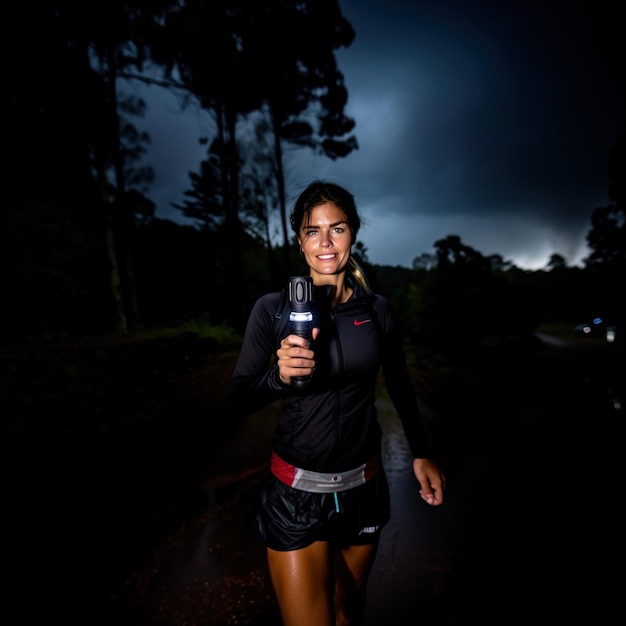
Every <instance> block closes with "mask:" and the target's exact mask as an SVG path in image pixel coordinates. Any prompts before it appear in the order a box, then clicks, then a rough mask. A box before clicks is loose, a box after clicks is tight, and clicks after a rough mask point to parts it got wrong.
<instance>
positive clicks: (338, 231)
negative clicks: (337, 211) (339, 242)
mask: <svg viewBox="0 0 626 626" xmlns="http://www.w3.org/2000/svg"><path fill="white" fill-rule="evenodd" d="M345 230H346V229H345V228H342V227H341V226H337V227H335V228H333V231H334V233H335V235H342V234H343V233H344V232H345Z"/></svg>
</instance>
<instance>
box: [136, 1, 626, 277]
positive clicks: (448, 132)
mask: <svg viewBox="0 0 626 626" xmlns="http://www.w3.org/2000/svg"><path fill="white" fill-rule="evenodd" d="M340 6H341V8H342V11H343V13H344V15H345V17H346V18H347V19H348V21H349V22H350V23H351V24H352V26H353V27H354V29H355V31H356V37H355V40H354V42H353V43H352V45H351V46H350V47H349V48H347V49H340V50H338V51H337V53H336V57H337V61H338V66H339V69H340V71H341V72H342V73H343V74H344V79H345V85H346V87H347V89H348V92H349V101H348V105H347V108H346V114H347V115H349V116H351V117H353V118H354V119H355V121H356V135H357V139H358V142H359V149H358V150H356V151H354V152H353V153H352V154H350V155H349V156H348V157H347V158H345V159H339V160H337V161H330V160H328V159H325V158H321V157H315V156H313V155H312V154H310V153H309V152H307V151H293V150H290V151H288V153H287V156H286V162H285V166H286V174H287V192H288V194H289V196H290V199H291V200H293V199H294V198H295V196H296V195H297V193H298V192H299V191H300V190H301V189H302V188H303V187H304V186H305V185H306V184H307V183H308V182H310V180H312V179H313V178H316V177H323V178H326V179H329V180H333V181H336V182H338V183H340V184H343V185H345V186H346V187H348V188H349V189H350V190H351V191H352V192H353V193H354V194H355V197H356V200H357V203H358V205H359V207H360V210H361V213H362V216H363V218H364V226H363V228H362V231H361V233H360V237H359V238H360V240H361V241H362V242H363V243H364V244H365V246H366V247H367V249H368V253H369V258H370V261H371V262H373V263H377V264H387V265H403V266H406V267H410V266H411V264H412V261H413V259H414V258H415V257H417V256H419V255H421V254H422V253H432V252H433V251H434V249H433V244H434V242H435V241H437V240H438V239H441V238H444V237H446V236H448V235H458V236H459V237H461V240H462V241H463V243H465V244H467V245H470V246H472V247H474V248H475V249H476V250H478V251H479V252H481V253H483V254H485V255H487V254H500V255H502V256H503V257H504V258H505V259H507V260H510V261H513V262H514V263H515V264H516V265H518V266H519V267H523V268H529V269H535V268H539V267H544V266H545V265H546V263H547V261H548V259H549V257H550V255H551V254H552V253H559V254H561V255H562V256H563V257H565V259H566V261H567V262H568V264H570V265H573V264H577V263H580V260H581V259H582V258H583V257H584V256H585V255H586V254H587V250H586V248H585V234H586V233H587V231H588V230H589V227H590V216H591V212H592V211H593V209H594V208H596V207H597V206H604V205H606V204H608V203H609V198H608V193H607V187H608V173H607V164H608V157H609V151H610V149H611V148H612V146H613V145H614V144H615V141H616V139H617V136H618V134H619V132H620V131H621V130H622V129H623V128H624V121H625V116H624V102H625V100H624V83H623V68H622V67H621V65H620V63H621V59H620V55H619V50H618V46H617V44H616V38H615V34H614V31H613V30H612V29H611V27H610V23H609V18H608V17H607V15H606V13H605V12H604V10H603V6H604V5H603V3H601V2H598V1H579V2H565V1H557V0H545V1H539V0H538V1H536V2H535V1H530V0H520V1H507V0H501V1H488V0H482V1H471V2H470V1H463V0H439V1H436V0H432V1H431V0H426V1H420V0H415V1H408V0H404V1H401V0H385V1H384V2H383V1H382V0H340ZM142 95H143V96H144V97H146V99H147V100H148V103H149V106H150V110H149V112H148V115H147V116H146V118H145V120H144V121H143V122H142V123H141V124H140V126H141V127H142V128H144V129H145V130H147V131H148V132H149V133H150V135H151V136H152V147H151V150H150V153H149V155H148V157H147V159H146V161H147V162H148V163H149V164H151V165H152V166H153V167H154V169H155V173H156V175H157V180H156V182H155V184H154V185H153V187H152V188H151V191H150V193H149V194H148V195H149V196H150V197H151V198H152V199H153V200H154V201H155V202H156V203H157V207H158V209H157V215H158V216H159V217H166V218H168V219H177V215H178V212H177V211H172V210H171V209H168V206H169V204H170V203H171V202H177V203H178V202H181V200H182V193H183V191H184V189H186V188H187V187H188V181H189V178H188V172H189V171H190V170H193V171H197V170H198V164H199V162H200V161H201V160H202V158H204V156H205V154H206V153H205V150H206V148H204V147H202V146H200V145H198V142H197V138H198V136H199V135H200V134H202V133H205V132H207V129H209V128H210V121H209V119H208V116H206V114H202V113H199V112H197V111H194V110H192V109H189V110H188V111H187V112H186V113H185V114H180V113H179V112H178V104H177V103H176V101H175V100H174V99H173V98H172V97H171V96H170V95H168V94H166V93H164V92H161V91H159V90H157V89H155V88H151V89H150V90H149V91H144V92H142Z"/></svg>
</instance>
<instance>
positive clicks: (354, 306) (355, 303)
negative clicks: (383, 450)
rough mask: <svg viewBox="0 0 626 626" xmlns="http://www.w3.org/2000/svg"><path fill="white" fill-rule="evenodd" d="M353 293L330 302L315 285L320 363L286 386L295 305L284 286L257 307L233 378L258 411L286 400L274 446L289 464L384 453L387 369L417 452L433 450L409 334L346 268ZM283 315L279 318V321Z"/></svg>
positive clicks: (340, 462)
mask: <svg viewBox="0 0 626 626" xmlns="http://www.w3.org/2000/svg"><path fill="white" fill-rule="evenodd" d="M346 280H348V281H349V284H350V286H351V287H352V288H353V294H352V296H351V297H350V299H349V300H348V301H347V302H345V303H342V304H339V305H337V306H336V307H334V308H331V306H330V304H329V302H328V296H327V295H326V294H325V293H323V292H322V290H321V289H320V288H315V296H314V299H315V303H314V306H313V312H314V321H313V325H314V326H316V327H319V328H320V334H319V337H318V338H317V340H316V341H315V342H314V344H313V350H314V351H315V360H316V368H315V373H314V376H313V380H312V381H311V382H310V383H309V384H308V385H307V386H306V387H304V388H302V389H301V390H300V389H295V388H293V387H292V386H291V385H286V384H284V383H283V382H282V381H281V380H280V377H279V375H278V365H277V364H276V362H275V361H276V356H275V355H276V351H277V350H278V348H279V347H280V341H281V339H283V338H284V337H286V336H287V335H288V334H289V328H288V320H286V319H285V318H288V311H287V312H286V311H281V308H282V304H281V303H283V302H284V300H285V299H284V298H283V297H282V296H281V293H280V292H275V293H269V294H266V295H264V296H261V297H260V298H259V299H258V300H257V301H256V303H255V304H254V306H253V308H252V311H251V313H250V316H249V319H248V323H247V327H246V330H245V333H244V337H243V343H242V346H241V351H240V354H239V357H238V360H237V364H236V366H235V369H234V372H233V376H232V381H231V402H232V404H233V406H234V407H235V408H236V409H238V410H239V411H243V412H251V411H255V410H259V409H261V408H263V407H264V406H266V405H268V404H270V403H272V402H274V401H276V400H279V399H282V407H281V409H280V412H279V416H278V425H277V428H276V431H275V433H274V437H273V441H272V446H273V449H274V451H275V452H276V454H278V456H280V457H281V458H282V459H284V460H285V461H287V462H288V463H290V464H292V465H295V466H296V467H300V468H303V469H307V470H311V471H317V472H339V471H342V470H343V471H345V470H348V469H352V468H355V467H358V466H359V465H361V464H363V463H365V462H366V461H368V460H369V459H371V458H372V457H373V456H374V455H375V454H377V453H378V452H379V451H380V444H381V428H380V425H379V423H378V416H377V411H376V407H375V400H376V381H377V377H378V373H379V371H380V370H381V368H382V374H383V379H384V383H385V387H386V389H387V391H388V393H389V397H390V398H391V400H392V402H393V404H394V407H395V409H396V411H397V413H398V416H399V417H400V419H401V421H402V425H403V428H404V433H405V435H406V438H407V441H408V443H409V447H410V449H411V452H412V454H413V456H414V458H427V457H431V456H432V449H431V447H430V445H429V441H428V439H427V436H426V433H425V430H424V427H423V424H422V419H421V413H420V410H419V407H418V403H417V398H416V396H415V391H414V388H413V386H412V383H411V379H410V376H409V372H408V369H407V364H406V358H405V352H404V347H403V343H402V338H401V336H400V334H399V332H398V328H397V324H396V317H395V314H394V312H393V311H392V309H391V306H390V303H389V301H388V300H387V299H386V298H384V297H383V296H380V295H376V294H372V293H368V292H366V291H365V290H364V289H362V288H361V287H360V285H359V284H358V283H357V282H356V281H355V280H354V279H353V277H352V276H351V275H350V274H346ZM279 318H280V319H279Z"/></svg>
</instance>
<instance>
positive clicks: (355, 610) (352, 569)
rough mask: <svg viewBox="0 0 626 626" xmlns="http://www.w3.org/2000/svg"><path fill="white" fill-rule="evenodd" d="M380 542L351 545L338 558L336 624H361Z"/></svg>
mask: <svg viewBox="0 0 626 626" xmlns="http://www.w3.org/2000/svg"><path fill="white" fill-rule="evenodd" d="M377 550H378V544H371V545H364V546H350V547H348V548H345V549H343V550H340V551H339V552H338V553H337V555H336V557H335V614H336V625H337V626H347V625H356V624H360V623H361V622H362V621H363V616H364V612H365V606H366V590H367V581H368V578H369V575H370V572H371V571H372V566H373V564H374V559H375V558H376V552H377Z"/></svg>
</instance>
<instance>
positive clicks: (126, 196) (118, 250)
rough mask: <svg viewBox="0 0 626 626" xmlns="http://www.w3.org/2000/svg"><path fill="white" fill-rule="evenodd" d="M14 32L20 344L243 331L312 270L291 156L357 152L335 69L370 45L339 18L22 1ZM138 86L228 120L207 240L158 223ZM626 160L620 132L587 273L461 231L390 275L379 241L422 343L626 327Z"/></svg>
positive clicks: (7, 209)
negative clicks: (561, 326)
mask: <svg viewBox="0 0 626 626" xmlns="http://www.w3.org/2000/svg"><path fill="white" fill-rule="evenodd" d="M5 24H6V25H7V28H6V30H7V37H8V43H9V44H10V46H9V49H10V50H11V59H12V62H11V63H9V64H8V70H7V80H6V82H7V84H8V95H9V97H8V100H7V102H8V110H7V113H8V114H7V116H6V118H5V119H6V124H5V141H4V145H5V148H6V157H7V158H6V159H5V169H6V170H7V176H6V180H7V183H8V185H7V187H8V191H7V192H6V193H5V203H4V211H3V214H2V218H1V220H2V230H1V232H2V233H3V234H2V240H1V243H2V253H3V254H2V277H1V280H2V285H1V286H2V293H3V294H4V296H5V298H4V301H5V303H6V304H5V312H7V313H8V319H7V317H5V320H7V326H6V329H7V331H6V332H7V336H8V337H9V339H20V338H24V337H39V336H42V335H51V336H57V335H79V334H93V333H105V332H110V331H113V330H114V331H117V332H121V333H125V332H127V331H128V330H130V329H133V328H137V327H145V326H158V325H163V324H173V323H180V322H181V321H184V320H188V319H197V318H203V319H205V320H207V321H208V322H210V323H212V324H224V325H229V326H231V327H233V328H235V329H236V330H241V329H242V328H243V325H244V323H245V320H246V317H247V314H248V312H249V310H250V307H251V304H252V302H253V301H254V299H255V298H256V297H257V296H258V295H260V294H261V293H263V292H265V291H268V290H270V289H278V288H280V287H281V286H282V284H283V282H284V280H285V278H286V277H287V276H288V275H290V274H293V273H300V272H301V271H304V268H302V267H300V266H299V263H300V260H299V258H298V255H297V250H296V248H295V246H294V243H293V241H292V238H291V235H290V232H289V228H288V218H287V215H288V210H289V207H288V206H287V203H288V199H287V194H286V192H285V176H284V169H283V164H284V160H285V156H284V154H285V150H286V148H287V147H288V148H289V149H291V150H293V149H309V150H314V151H316V152H318V153H320V154H323V155H325V156H327V157H328V158H330V159H337V158H343V157H346V156H348V155H349V154H350V153H351V152H352V151H353V150H355V149H358V144H357V140H356V136H355V134H354V130H355V123H354V120H352V119H350V118H349V117H347V116H346V115H345V114H344V107H345V104H346V102H347V98H348V91H347V89H346V86H345V85H344V81H343V75H342V73H341V72H340V70H339V68H338V67H337V63H336V60H335V56H334V53H335V50H337V49H338V48H340V47H348V46H350V44H351V43H352V41H353V39H354V36H355V33H354V30H353V28H352V26H351V25H350V24H349V23H348V22H347V20H346V19H345V18H344V17H343V16H342V14H341V10H340V7H339V2H337V1H336V0H327V1H323V2H320V1H317V0H310V1H302V0H298V1H295V0H291V1H289V0H287V1H284V0H283V1H279V0H273V1H262V0H247V1H243V0H242V1H233V0H221V1H217V0H186V1H184V2H180V1H175V2H174V1H168V0H154V1H153V2H150V3H145V2H142V1H129V0H124V1H112V0H94V1H92V2H89V3H86V2H84V0H66V1H63V2H61V1H54V0H50V1H36V2H29V3H11V4H10V5H8V6H7V7H6V10H5ZM137 81H139V82H143V83H146V84H153V85H158V86H159V87H160V88H167V89H170V90H172V91H173V92H174V93H175V94H176V95H177V96H178V97H179V101H180V103H181V109H184V108H185V107H186V106H187V105H188V104H189V103H190V102H194V103H196V104H198V105H199V106H201V107H202V108H203V109H204V110H206V111H207V112H208V113H209V114H210V115H211V119H212V120H213V122H214V128H213V130H212V135H211V136H210V137H199V141H200V142H202V143H203V144H204V145H206V146H207V156H206V159H205V160H204V161H203V162H202V163H200V164H199V171H198V172H190V187H189V190H188V191H187V192H186V193H185V200H184V202H183V203H182V204H180V205H176V208H178V209H179V210H180V211H181V214H182V215H184V216H185V217H187V218H191V219H192V220H193V221H194V223H195V226H183V225H180V224H176V223H173V222H169V221H166V220H161V219H157V218H155V217H154V211H155V206H154V203H153V202H152V201H151V200H150V199H149V195H148V194H149V186H150V183H152V182H153V177H154V176H153V172H152V170H151V169H150V168H149V167H139V166H138V163H140V159H141V158H142V156H143V155H144V154H145V152H146V146H147V144H148V143H149V137H148V136H147V135H146V134H145V133H141V132H139V131H138V130H137V128H136V126H135V125H134V124H133V119H135V118H138V117H139V118H140V117H141V115H142V113H143V111H144V109H145V103H144V102H143V101H141V100H140V99H138V98H136V97H135V96H131V95H128V93H126V92H125V86H128V85H129V84H131V83H132V82H137ZM624 152H625V150H624V136H623V135H622V136H621V137H620V138H619V140H618V141H617V143H616V147H615V149H614V151H613V154H612V157H611V164H610V170H609V172H608V177H607V178H608V183H607V186H608V191H609V197H610V199H611V204H609V205H608V206H606V207H599V208H595V209H593V211H592V213H591V227H590V230H589V233H588V236H587V240H588V243H589V246H590V248H591V250H592V252H591V254H590V256H589V258H588V259H586V260H585V267H584V268H570V267H567V264H566V260H565V259H564V258H562V257H561V256H560V255H559V254H558V253H555V254H554V255H553V256H552V258H551V260H550V263H549V264H548V266H547V267H546V268H545V269H544V270H541V271H537V272H528V271H523V270H520V269H519V268H516V267H515V266H513V265H512V264H511V263H509V262H507V261H505V260H504V259H503V258H501V257H499V256H498V255H494V256H490V257H484V256H483V255H481V254H480V253H479V252H478V251H476V250H473V249H472V248H470V247H468V246H466V245H464V244H463V243H462V241H461V240H460V239H459V238H458V237H457V236H454V235H450V236H449V237H447V238H445V239H443V240H441V241H438V242H435V243H434V248H435V253H434V254H433V255H424V254H422V255H421V256H418V257H416V259H415V262H414V265H413V267H412V268H410V269H409V268H400V267H396V268H392V267H385V266H379V265H376V264H375V260H372V261H371V262H370V260H369V259H368V257H367V250H366V249H365V248H364V247H363V246H361V245H357V254H358V255H359V256H360V258H361V260H362V261H363V263H364V264H365V265H366V268H367V270H368V274H369V277H370V279H371V281H372V284H373V286H374V287H375V288H376V289H377V290H379V291H381V292H382V293H385V294H386V295H389V296H390V297H391V298H392V300H393V301H394V304H395V305H396V307H397V308H398V309H400V310H402V312H403V320H404V323H405V324H406V326H407V329H408V330H409V331H410V336H411V337H412V338H415V339H416V340H418V339H419V340H426V341H429V340H432V341H436V340H437V339H440V338H442V337H447V338H450V339H453V338H454V337H461V336H463V337H480V336H485V335H497V336H504V335H510V334H520V333H526V332H528V331H529V330H532V329H534V328H536V326H537V324H539V323H540V322H541V321H546V320H556V319H566V320H578V319H580V318H583V317H586V316H589V315H596V314H602V315H605V316H611V317H616V318H621V319H623V310H621V309H620V308H619V307H620V306H621V305H620V304H619V303H620V302H621V300H622V299H623V298H622V297H621V294H620V291H621V292H623V276H624V264H625V262H624V259H625V256H626V252H625V251H626V245H625V228H626V225H625V221H626V220H625V219H624V217H625V209H624V207H625V203H624V181H623V173H624V171H625V170H626V168H625V167H624V165H625V159H624ZM355 191H356V193H357V195H358V190H355ZM591 209H592V207H590V211H591ZM274 221H277V222H278V223H279V224H280V239H281V240H280V243H278V244H275V243H272V242H273V241H274V240H275V237H273V236H272V233H271V229H270V224H271V223H274ZM416 254H417V251H416Z"/></svg>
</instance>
